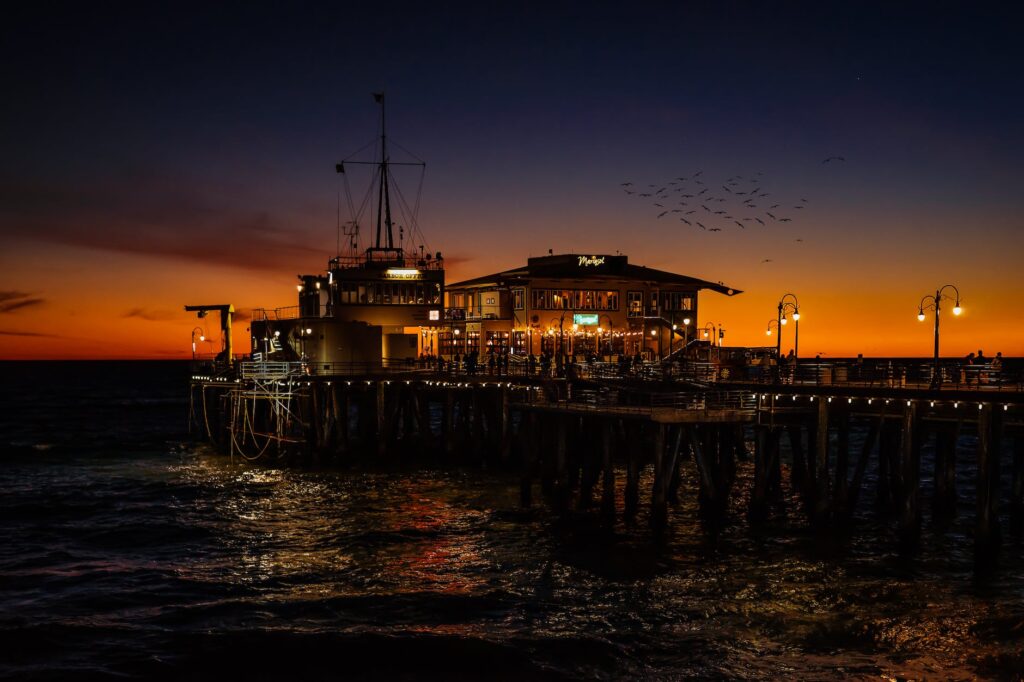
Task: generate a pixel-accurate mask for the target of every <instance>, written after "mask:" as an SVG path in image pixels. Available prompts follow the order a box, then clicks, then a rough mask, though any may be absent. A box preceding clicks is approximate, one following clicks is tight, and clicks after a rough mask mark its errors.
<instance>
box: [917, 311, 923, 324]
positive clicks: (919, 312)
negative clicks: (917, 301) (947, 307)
mask: <svg viewBox="0 0 1024 682" xmlns="http://www.w3.org/2000/svg"><path fill="white" fill-rule="evenodd" d="M917 319H918V321H920V322H924V311H918V313H917Z"/></svg>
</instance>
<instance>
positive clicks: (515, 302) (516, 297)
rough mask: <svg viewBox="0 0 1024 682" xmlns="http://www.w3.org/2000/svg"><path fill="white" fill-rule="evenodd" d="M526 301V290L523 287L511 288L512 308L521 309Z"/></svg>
mask: <svg viewBox="0 0 1024 682" xmlns="http://www.w3.org/2000/svg"><path fill="white" fill-rule="evenodd" d="M525 303H526V291H525V290H523V289H513V290H512V309H513V310H523V309H524V306H525Z"/></svg>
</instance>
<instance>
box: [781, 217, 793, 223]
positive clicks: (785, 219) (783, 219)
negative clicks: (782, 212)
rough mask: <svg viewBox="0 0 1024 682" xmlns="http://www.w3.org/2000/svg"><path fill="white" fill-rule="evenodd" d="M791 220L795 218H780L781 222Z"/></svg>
mask: <svg viewBox="0 0 1024 682" xmlns="http://www.w3.org/2000/svg"><path fill="white" fill-rule="evenodd" d="M791 220H793V219H792V218H779V222H780V223H788V222H790V221H791Z"/></svg>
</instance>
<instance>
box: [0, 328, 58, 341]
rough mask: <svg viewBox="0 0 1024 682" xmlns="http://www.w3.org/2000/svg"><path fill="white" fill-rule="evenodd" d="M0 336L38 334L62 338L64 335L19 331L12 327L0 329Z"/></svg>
mask: <svg viewBox="0 0 1024 682" xmlns="http://www.w3.org/2000/svg"><path fill="white" fill-rule="evenodd" d="M0 336H39V337H46V338H51V339H63V338H65V337H63V336H59V335H57V334H44V333H43V332H21V331H16V330H14V329H0Z"/></svg>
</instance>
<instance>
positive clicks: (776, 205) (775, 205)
mask: <svg viewBox="0 0 1024 682" xmlns="http://www.w3.org/2000/svg"><path fill="white" fill-rule="evenodd" d="M781 205H782V204H772V205H771V206H769V207H768V208H778V207H779V206H781Z"/></svg>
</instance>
